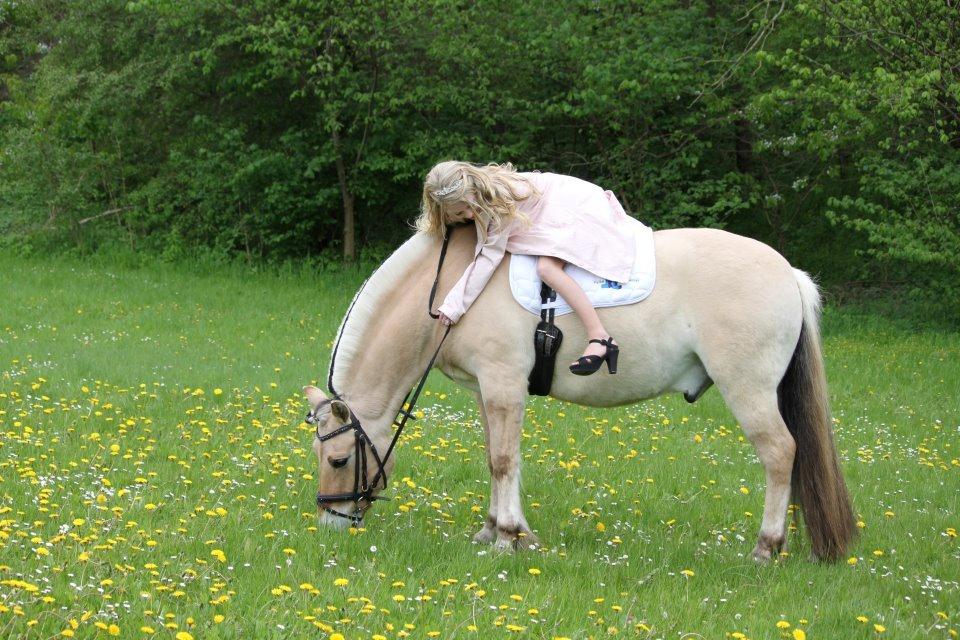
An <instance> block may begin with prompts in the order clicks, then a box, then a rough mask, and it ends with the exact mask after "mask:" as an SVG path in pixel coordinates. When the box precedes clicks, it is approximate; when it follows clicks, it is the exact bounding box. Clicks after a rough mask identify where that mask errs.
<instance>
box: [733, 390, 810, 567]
mask: <svg viewBox="0 0 960 640" xmlns="http://www.w3.org/2000/svg"><path fill="white" fill-rule="evenodd" d="M718 386H720V385H718ZM721 393H723V395H724V398H725V399H726V401H727V405H728V406H729V407H730V410H731V411H732V412H733V415H734V416H735V417H736V418H737V420H738V421H739V422H740V426H741V427H742V428H743V431H744V433H745V434H746V435H747V438H749V439H750V442H752V443H753V446H754V448H755V449H756V451H757V457H759V458H760V462H761V463H762V464H763V470H764V472H765V474H766V479H767V491H766V494H765V496H764V501H763V521H762V522H761V523H760V535H759V538H758V539H757V546H756V547H754V549H753V557H754V559H755V560H758V561H760V562H765V561H767V560H769V559H770V558H772V557H774V556H776V555H777V554H779V553H780V550H781V549H782V548H783V545H784V543H785V542H786V539H787V527H786V522H787V505H788V503H789V501H790V480H791V475H792V473H793V457H794V453H795V452H796V448H797V447H796V443H795V442H794V440H793V436H791V435H790V432H789V431H788V430H787V425H786V423H785V422H784V421H783V417H782V416H781V415H780V410H779V408H778V406H777V392H776V389H775V388H774V389H766V390H764V389H760V388H755V389H745V388H743V387H741V386H740V385H738V389H736V390H735V389H726V390H724V389H723V388H722V387H721Z"/></svg>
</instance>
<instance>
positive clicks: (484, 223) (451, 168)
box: [416, 160, 540, 242]
mask: <svg viewBox="0 0 960 640" xmlns="http://www.w3.org/2000/svg"><path fill="white" fill-rule="evenodd" d="M539 195H540V192H539V191H537V189H536V187H535V186H534V185H533V184H532V183H531V182H530V181H529V180H527V179H526V178H523V177H521V176H520V174H518V173H517V170H516V169H515V168H514V166H513V165H512V164H510V163H509V162H505V163H503V164H496V163H493V162H491V163H490V164H488V165H486V166H482V165H474V164H470V163H469V162H459V161H456V160H447V161H445V162H441V163H439V164H437V165H435V166H434V167H433V168H432V169H430V172H429V173H427V177H426V179H425V180H424V182H423V200H422V202H421V206H420V216H419V217H418V218H417V222H416V227H417V230H419V231H421V232H424V233H428V234H431V235H433V236H436V237H438V238H442V237H444V235H445V234H446V227H447V225H448V224H449V223H450V222H452V221H453V220H452V218H451V216H450V213H449V209H450V207H452V206H454V205H456V204H459V203H464V204H467V205H468V206H470V207H471V208H472V209H473V210H474V221H475V222H476V223H477V234H478V235H479V236H480V238H481V239H482V240H483V241H484V242H486V240H487V228H488V227H489V228H490V229H491V230H492V231H495V232H496V231H500V230H501V229H503V228H504V227H506V226H508V225H510V224H512V223H515V222H517V223H519V224H520V225H521V226H526V225H528V224H529V223H530V220H529V219H528V218H527V216H526V215H524V214H523V212H521V211H520V210H518V209H517V203H518V202H522V201H523V200H526V199H527V198H530V197H533V196H539Z"/></svg>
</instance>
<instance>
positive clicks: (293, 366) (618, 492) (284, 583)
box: [0, 257, 960, 640]
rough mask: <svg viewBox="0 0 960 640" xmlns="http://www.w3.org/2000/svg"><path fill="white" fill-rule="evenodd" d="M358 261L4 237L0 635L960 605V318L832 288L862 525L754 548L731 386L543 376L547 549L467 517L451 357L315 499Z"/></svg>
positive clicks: (655, 634) (840, 383) (708, 634)
mask: <svg viewBox="0 0 960 640" xmlns="http://www.w3.org/2000/svg"><path fill="white" fill-rule="evenodd" d="M361 280H362V274H360V273H352V272H348V273H342V274H333V275H326V276H321V275H315V276H310V275H307V274H292V273H291V274H287V275H279V274H272V275H270V274H268V275H263V274H256V273H252V272H249V271H245V270H239V269H226V268H225V269H222V270H219V271H218V270H211V271H203V270H196V269H194V270H190V269H187V268H185V267H177V268H174V267H160V266H157V267H150V268H141V269H127V268H120V267H108V266H94V265H92V264H90V263H80V262H64V261H53V260H41V259H32V260H26V261H23V260H19V259H13V258H10V257H2V258H0V295H2V298H3V300H4V304H3V313H2V316H0V638H51V637H54V636H58V635H63V636H71V635H72V636H74V637H78V638H80V637H84V638H86V637H90V638H99V637H102V638H110V637H113V636H119V637H124V638H147V637H154V638H171V639H174V638H176V639H177V640H184V639H186V638H238V637H244V638H295V637H308V636H309V637H320V638H323V637H331V638H339V637H341V636H342V637H344V638H351V639H352V638H377V637H385V638H401V637H409V638H433V637H441V638H453V637H474V638H489V637H503V638H508V637H513V636H516V637H533V638H557V637H567V638H588V637H595V638H603V637H608V636H615V635H623V636H630V637H634V636H638V637H642V638H647V637H649V638H670V639H679V638H738V639H740V638H754V639H759V638H793V639H801V638H804V637H806V638H811V639H814V638H830V639H833V638H874V637H879V638H886V637H890V638H948V637H957V633H958V630H960V542H958V539H957V530H958V529H960V515H958V506H960V500H958V496H960V337H958V335H957V334H955V333H950V332H937V331H926V332H922V333H913V332H910V331H908V330H906V329H905V328H903V327H902V326H900V325H898V324H897V323H893V322H890V321H886V320H882V319H878V318H874V317H872V316H865V315H864V316H861V315H857V314H855V313H853V312H850V311H837V310H835V309H828V310H827V313H826V314H825V318H824V330H825V334H826V338H825V340H826V347H825V350H826V356H827V360H828V362H827V365H828V376H829V379H830V383H831V394H832V398H833V407H834V413H835V418H836V429H837V437H838V441H839V447H840V450H841V452H842V458H843V468H844V471H845V473H846V476H847V480H848V483H849V486H850V490H851V493H852V495H853V500H854V504H855V508H856V511H857V515H858V520H859V526H860V527H861V536H860V538H859V540H858V542H857V543H856V545H855V547H854V549H853V551H852V553H851V554H850V557H849V560H847V561H844V562H841V563H839V564H836V565H822V564H816V563H813V562H811V561H810V560H809V559H808V557H807V556H808V548H809V547H808V544H807V541H806V540H805V539H804V536H803V535H802V531H801V532H795V533H794V534H793V535H792V538H791V540H790V543H789V555H787V556H785V557H783V558H781V559H780V561H779V562H776V563H774V564H771V565H769V566H757V565H755V564H754V562H753V561H752V560H751V559H750V558H749V552H750V550H751V549H752V546H753V543H754V541H755V537H756V533H757V529H758V527H759V516H760V513H761V511H762V500H763V481H762V472H761V468H760V465H759V463H758V462H757V460H756V457H755V456H754V453H753V450H752V448H751V446H750V445H749V443H746V442H745V441H744V439H743V438H742V437H741V435H742V434H741V432H740V430H739V428H738V427H737V425H736V423H735V422H734V421H733V420H732V418H731V416H730V414H729V412H728V411H727V410H726V408H725V407H724V405H723V403H722V401H721V399H720V397H719V395H718V393H717V392H716V390H715V389H714V390H711V391H710V392H708V393H707V395H706V396H705V397H704V398H703V399H702V400H701V401H700V402H698V403H697V404H695V405H688V404H686V403H685V402H684V401H683V400H682V398H680V397H679V396H678V397H668V398H660V399H657V400H653V401H650V402H647V403H645V404H642V405H637V406H633V407H626V408H621V409H615V410H593V409H587V408H581V407H576V406H572V405H566V404H562V403H559V402H556V401H551V400H544V399H535V400H532V401H531V402H530V403H529V405H528V406H529V410H528V418H527V421H526V425H525V439H524V449H523V454H524V485H523V493H524V496H525V497H524V500H525V506H526V510H527V516H528V519H529V520H530V523H531V525H532V527H533V528H534V529H535V530H536V532H537V533H538V535H539V536H540V538H541V541H542V542H543V543H544V548H543V549H542V550H540V551H535V552H530V553H523V554H515V555H511V554H505V555H504V554H498V553H495V552H493V551H492V549H491V548H489V547H485V546H477V545H474V544H472V543H471V541H470V540H471V537H472V535H473V533H474V532H475V531H476V530H477V529H479V527H480V525H481V524H482V521H483V517H484V515H485V512H486V494H487V471H486V465H485V463H484V455H483V445H482V437H481V434H480V430H479V427H478V422H477V413H476V410H475V407H474V405H473V398H472V394H471V393H469V392H467V391H465V390H461V389H459V388H457V387H455V386H454V385H453V384H452V383H450V382H449V381H448V380H446V379H445V378H443V377H442V376H440V375H439V374H437V375H434V376H433V377H432V378H431V380H430V383H429V384H428V393H429V395H427V396H425V397H424V398H423V399H422V404H421V408H422V410H423V412H424V414H425V415H424V417H423V419H421V420H419V421H417V422H416V423H414V428H413V429H412V430H411V431H410V432H409V434H407V435H405V436H404V438H403V441H402V445H401V446H400V448H399V449H398V451H397V460H398V465H397V468H396V471H395V473H394V474H393V476H392V478H391V484H392V485H393V486H392V488H391V489H390V491H389V492H388V495H390V496H391V497H392V500H391V501H389V502H387V501H385V502H380V503H378V504H377V505H376V507H375V508H374V510H373V511H372V512H371V513H370V515H369V516H368V518H367V520H366V521H365V528H363V529H360V530H352V531H351V532H349V533H348V532H340V533H337V532H333V531H328V530H326V529H324V530H318V529H317V528H316V512H315V507H314V504H313V496H314V492H315V490H316V486H315V480H314V477H315V475H316V460H315V458H314V457H313V454H312V452H311V451H310V445H311V429H310V428H309V427H308V426H307V425H304V424H303V423H302V418H303V414H304V412H305V411H306V406H305V404H304V402H303V400H302V399H301V397H300V388H301V386H302V385H303V384H305V383H307V382H309V381H311V380H315V381H319V382H320V385H321V386H323V379H324V376H325V372H326V366H327V361H328V358H329V353H330V346H331V341H332V340H333V338H334V335H335V331H336V328H337V326H338V324H339V321H340V318H341V315H342V313H343V311H344V310H345V308H346V305H347V304H348V302H349V300H350V298H351V296H352V294H353V292H354V290H355V289H356V287H357V286H358V285H359V283H360V282H361Z"/></svg>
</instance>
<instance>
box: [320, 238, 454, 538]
mask: <svg viewBox="0 0 960 640" xmlns="http://www.w3.org/2000/svg"><path fill="white" fill-rule="evenodd" d="M451 231H452V227H450V226H448V227H447V229H446V233H445V237H444V240H443V247H442V248H441V249H440V260H439V261H438V263H437V275H436V278H434V281H433V287H432V288H431V289H430V298H429V301H428V302H427V313H429V314H430V317H431V318H434V319H437V318H439V317H440V316H439V314H435V313H433V302H434V299H435V298H436V295H437V286H438V285H439V283H440V269H441V267H443V259H444V257H445V256H446V254H447V245H448V244H449V242H450V234H451ZM371 277H372V276H371ZM367 282H369V279H368V280H367V281H366V282H364V283H363V286H361V287H360V291H359V292H357V295H356V296H355V297H354V299H353V302H352V303H351V304H350V308H349V309H347V315H346V317H345V318H344V320H343V326H344V327H346V325H347V320H349V318H350V313H351V312H352V311H353V305H354V304H356V301H357V299H359V298H360V294H361V293H362V292H363V287H364V286H366V284H367ZM450 329H451V325H447V329H446V331H444V333H443V337H442V338H441V339H440V344H438V345H437V349H436V351H434V353H433V356H432V357H431V358H430V362H429V364H427V368H426V370H425V371H424V372H423V376H421V378H420V382H419V383H418V384H417V385H416V387H414V388H413V389H411V390H410V392H409V393H407V396H406V397H405V398H404V400H403V403H402V404H401V405H400V409H399V411H398V412H397V417H396V418H395V419H394V421H393V426H395V427H396V428H397V429H396V431H395V432H394V434H393V439H391V440H390V446H389V447H387V452H386V455H384V456H382V457H381V456H380V453H379V452H378V451H377V446H376V445H375V444H374V443H373V440H372V439H371V438H370V436H368V435H367V432H366V431H365V430H364V428H363V425H362V424H361V423H360V419H359V418H358V417H357V414H355V413H354V412H353V409H351V408H350V406H349V405H348V404H347V403H346V402H345V401H344V400H343V397H342V396H341V395H340V393H338V392H337V391H336V389H334V387H333V369H334V364H335V362H336V359H337V350H338V348H339V347H340V338H342V336H343V331H342V330H341V332H340V336H338V337H337V343H336V344H335V345H334V347H333V355H332V356H331V358H330V370H329V373H328V375H327V389H328V390H329V391H330V393H331V394H332V395H333V397H332V398H330V399H327V400H323V401H322V402H320V403H319V404H318V405H317V406H316V407H314V408H313V409H311V410H310V411H309V412H308V413H307V416H306V418H304V420H305V421H306V422H307V423H308V424H312V425H314V426H315V427H316V429H315V433H316V438H317V440H318V441H319V442H326V441H327V440H331V439H333V438H336V437H337V436H339V435H341V434H343V433H347V432H349V431H353V438H354V443H353V447H354V464H353V491H351V492H349V493H328V494H322V493H320V492H319V491H318V492H317V507H318V508H319V509H323V510H324V511H326V512H327V513H329V514H332V515H335V516H338V517H340V518H346V519H347V520H350V522H351V523H353V525H354V526H357V525H359V524H360V522H361V521H362V520H363V514H364V511H365V509H366V507H364V508H361V503H363V502H366V505H367V507H369V506H370V504H372V503H373V501H374V500H381V499H383V498H382V497H381V496H375V495H373V492H374V491H375V490H376V489H377V485H378V484H379V483H381V482H382V483H383V488H384V489H386V488H387V471H386V464H387V460H389V459H390V454H391V453H393V448H394V447H395V446H396V444H397V441H398V440H399V439H400V434H401V433H403V429H404V427H405V426H406V425H407V421H409V420H416V416H414V415H413V408H414V406H415V405H416V403H417V399H418V398H419V397H420V392H421V391H423V387H424V385H425V384H426V383H427V376H428V375H429V374H430V370H431V369H432V368H433V364H434V363H435V362H436V360H437V356H438V355H440V348H441V347H442V346H443V343H444V341H445V340H446V339H447V335H449V333H450ZM334 402H340V403H342V404H343V406H345V407H346V408H347V411H348V412H349V421H348V422H347V423H346V424H345V425H343V426H342V427H340V428H339V429H334V430H333V431H331V432H330V433H325V434H322V435H321V433H320V418H319V416H318V413H319V411H320V409H321V408H322V407H325V406H326V405H332V404H333V403H334ZM331 410H332V407H331ZM368 446H369V448H370V453H371V454H372V456H373V461H374V462H375V463H376V465H377V471H376V473H375V474H374V476H373V479H372V480H371V479H370V477H369V474H368V473H367V469H368V464H367V447H368ZM351 501H352V502H353V507H354V508H353V512H352V513H343V512H341V511H337V510H336V509H333V508H331V507H330V503H335V502H351Z"/></svg>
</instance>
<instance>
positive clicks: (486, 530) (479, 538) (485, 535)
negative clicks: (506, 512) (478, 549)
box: [473, 516, 497, 544]
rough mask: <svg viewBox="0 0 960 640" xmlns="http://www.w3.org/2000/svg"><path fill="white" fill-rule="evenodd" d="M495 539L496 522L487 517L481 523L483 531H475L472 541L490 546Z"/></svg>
mask: <svg viewBox="0 0 960 640" xmlns="http://www.w3.org/2000/svg"><path fill="white" fill-rule="evenodd" d="M496 538H497V521H496V520H495V519H494V518H493V517H492V516H487V521H486V522H484V523H483V529H480V531H477V533H476V534H475V535H474V536H473V541H474V542H476V543H477V544H490V543H491V542H493V541H494V540H496Z"/></svg>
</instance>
